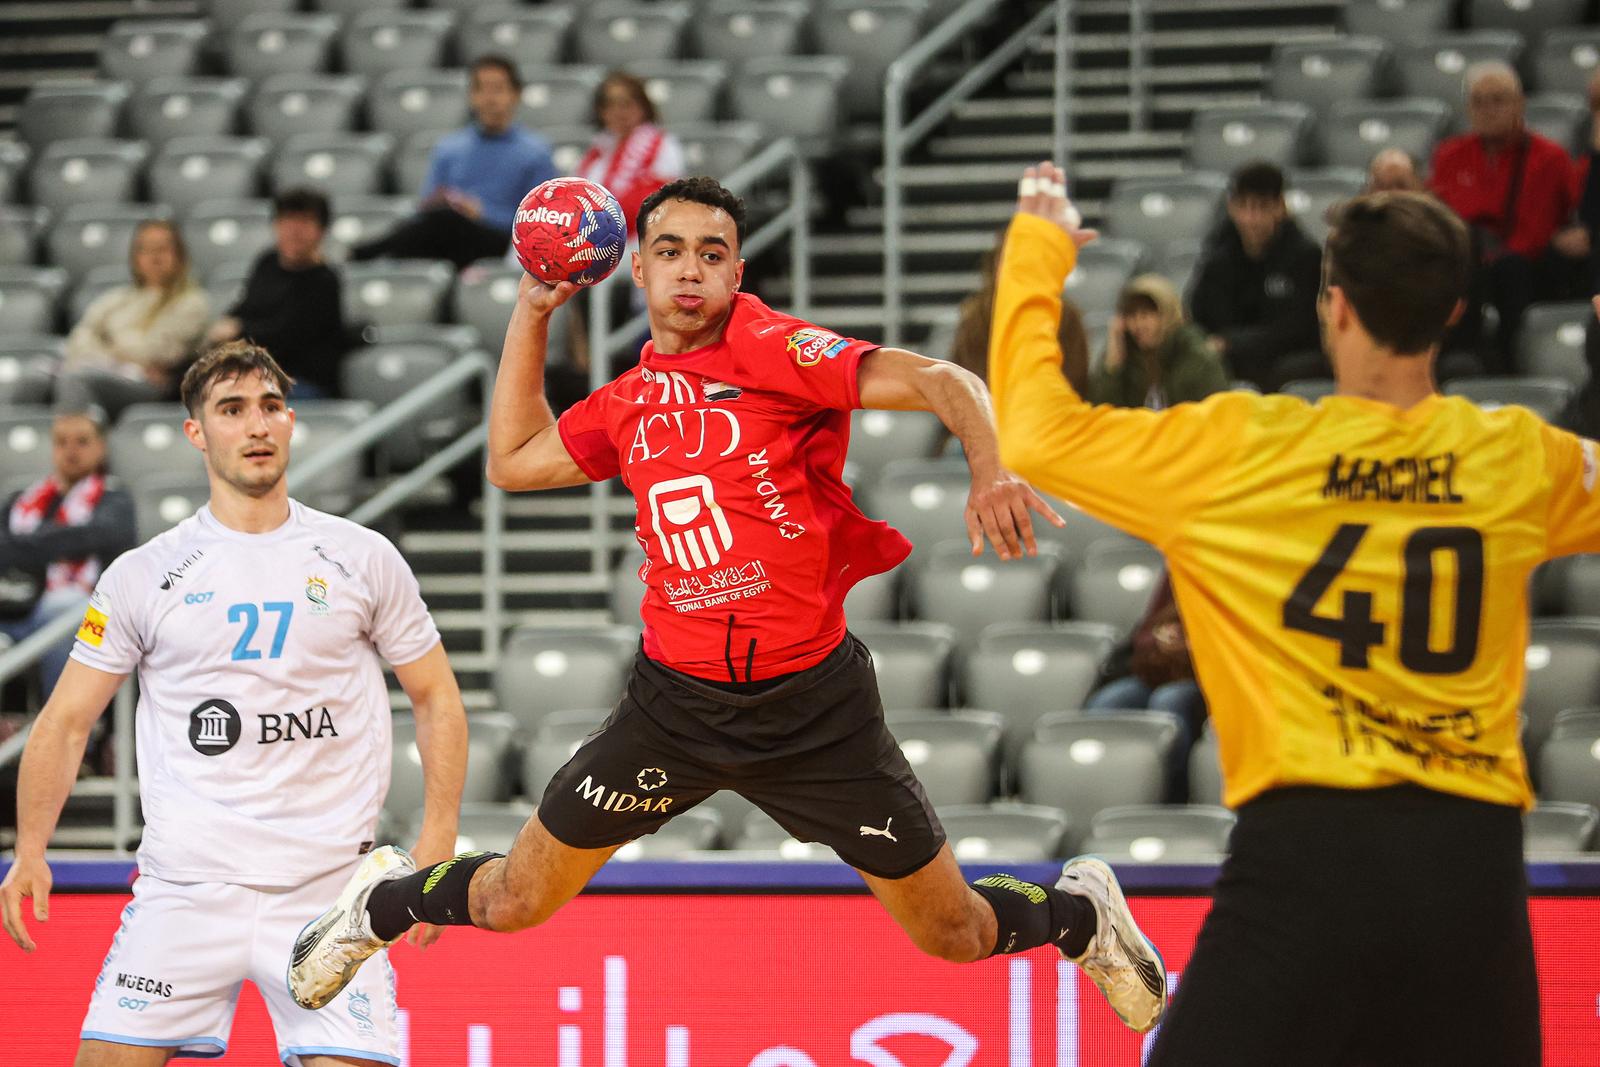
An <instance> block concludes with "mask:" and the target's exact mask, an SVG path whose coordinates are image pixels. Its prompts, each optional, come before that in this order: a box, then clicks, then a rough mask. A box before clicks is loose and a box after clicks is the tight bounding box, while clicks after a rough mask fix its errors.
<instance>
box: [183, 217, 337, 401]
mask: <svg viewBox="0 0 1600 1067" xmlns="http://www.w3.org/2000/svg"><path fill="white" fill-rule="evenodd" d="M329 217H330V210H329V206H328V198H327V197H325V196H323V195H322V193H320V192H318V191H316V190H315V189H286V190H284V191H283V192H281V193H279V194H278V195H277V196H276V197H275V198H274V199H273V202H272V234H273V247H272V248H271V249H268V250H267V251H265V252H263V253H261V255H260V256H259V257H258V258H257V259H256V261H255V265H254V266H253V267H251V269H250V278H249V280H248V281H246V282H245V287H244V294H243V295H242V296H241V297H240V298H239V301H238V303H236V304H234V305H233V307H232V308H230V309H229V310H228V313H227V315H225V316H224V317H222V318H220V319H218V320H217V322H216V323H215V324H214V325H213V326H212V327H211V330H210V331H209V332H208V333H207V334H206V340H207V341H208V342H210V343H212V344H221V343H223V342H225V341H236V340H239V339H241V338H243V339H245V340H249V341H253V342H255V343H256V344H258V345H260V346H261V347H263V348H265V349H266V350H267V351H268V352H271V353H272V355H273V358H275V359H276V360H277V361H278V363H279V365H281V366H282V367H283V369H284V370H286V371H288V372H289V374H290V375H291V376H292V377H293V378H294V379H295V390H294V391H295V396H296V397H297V398H301V399H305V398H316V397H326V396H333V395H335V394H336V393H337V392H338V389H339V361H340V359H341V358H342V357H343V355H344V353H345V351H346V350H347V349H348V348H349V347H350V338H349V337H348V336H347V334H346V331H345V324H344V306H343V303H342V301H341V285H340V280H339V274H338V272H337V271H335V270H334V269H333V268H331V267H329V266H328V265H327V264H326V263H325V262H323V254H322V239H323V236H324V235H325V234H326V233H327V230H328V219H329Z"/></svg>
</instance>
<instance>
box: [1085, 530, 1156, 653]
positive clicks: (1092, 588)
mask: <svg viewBox="0 0 1600 1067" xmlns="http://www.w3.org/2000/svg"><path fill="white" fill-rule="evenodd" d="M1165 565H1166V564H1165V561H1164V560H1163V559H1162V558H1161V553H1160V552H1158V551H1156V550H1155V549H1154V548H1153V547H1151V546H1150V545H1147V544H1143V543H1140V542H1132V543H1128V542H1123V543H1117V542H1102V543H1100V544H1095V545H1091V546H1090V547H1089V551H1088V552H1087V553H1085V555H1084V557H1083V563H1082V564H1081V565H1080V566H1079V567H1078V568H1077V570H1075V571H1074V572H1073V574H1072V578H1071V588H1072V604H1071V609H1072V617H1073V618H1075V619H1087V620H1090V621H1092V622H1101V623H1105V624H1107V625H1108V626H1110V627H1112V628H1113V629H1114V630H1116V632H1117V634H1118V635H1119V636H1126V635H1127V634H1129V633H1132V632H1133V628H1134V626H1136V625H1138V622H1139V620H1140V619H1142V618H1143V617H1144V613H1145V610H1146V609H1147V608H1148V607H1149V605H1150V597H1151V595H1152V594H1153V593H1154V592H1155V590H1156V585H1157V584H1158V583H1159V582H1160V581H1161V573H1162V570H1163V569H1164V567H1165Z"/></svg>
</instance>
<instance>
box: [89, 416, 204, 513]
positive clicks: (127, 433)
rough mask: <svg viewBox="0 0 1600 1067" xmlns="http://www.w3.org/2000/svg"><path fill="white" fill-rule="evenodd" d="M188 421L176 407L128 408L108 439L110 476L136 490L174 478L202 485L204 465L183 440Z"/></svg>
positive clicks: (197, 453) (107, 450) (186, 441)
mask: <svg viewBox="0 0 1600 1067" xmlns="http://www.w3.org/2000/svg"><path fill="white" fill-rule="evenodd" d="M187 417H188V413H187V412H186V411H184V410H183V408H182V406H180V405H178V404H175V403H173V404H131V405H129V406H128V407H127V408H126V409H124V410H123V412H122V415H121V417H119V418H118V419H117V424H116V425H115V426H113V427H111V432H110V433H109V434H108V435H107V440H106V444H107V449H106V452H107V454H108V456H109V458H110V460H111V473H113V474H115V475H116V476H117V477H119V478H121V479H122V480H123V481H125V482H127V483H129V484H130V485H135V486H137V485H139V484H142V483H143V482H146V481H150V480H151V479H159V478H174V477H176V478H181V479H185V480H187V481H189V482H194V481H196V480H198V481H200V482H201V483H203V482H204V480H205V462H204V460H203V459H202V457H201V455H200V453H199V452H198V451H196V450H195V449H194V448H193V446H191V445H190V444H189V442H188V440H187V439H185V438H184V436H183V420H184V419H185V418H187ZM201 502H202V503H203V502H204V497H202V498H201ZM179 518H182V516H179ZM172 521H173V522H177V521H178V520H177V519H174V520H172ZM167 525H169V526H170V525H172V523H168V524H167Z"/></svg>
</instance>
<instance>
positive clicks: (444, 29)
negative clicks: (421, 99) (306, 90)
mask: <svg viewBox="0 0 1600 1067" xmlns="http://www.w3.org/2000/svg"><path fill="white" fill-rule="evenodd" d="M455 24H456V17H455V14H454V13H453V12H449V11H429V10H418V11H411V10H401V11H385V10H381V9H379V10H366V9H363V10H362V11H360V12H358V13H356V14H353V15H351V16H350V18H349V21H348V22H346V23H345V25H344V31H343V32H342V33H341V34H340V35H339V53H340V56H341V57H342V58H343V60H344V69H345V70H347V71H350V72H351V73H352V74H364V75H366V76H367V77H369V78H374V79H375V78H377V77H378V76H379V75H382V74H388V73H390V72H391V71H396V70H425V69H427V68H429V67H437V66H439V65H441V64H442V63H443V62H444V57H445V55H446V52H447V50H448V48H449V46H450V40H451V37H452V36H453V34H454V33H455Z"/></svg>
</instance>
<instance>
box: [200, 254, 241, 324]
mask: <svg viewBox="0 0 1600 1067" xmlns="http://www.w3.org/2000/svg"><path fill="white" fill-rule="evenodd" d="M250 267H251V264H250V261H249V260H245V259H228V260H223V261H222V262H221V263H218V264H217V265H216V266H214V267H212V268H211V269H210V270H208V271H207V272H206V273H205V290H206V296H207V297H209V298H210V300H211V306H212V308H213V309H215V310H217V311H219V312H225V311H227V309H228V308H231V307H232V306H233V305H234V304H237V303H238V302H239V300H240V299H241V298H242V297H243V296H244V284H245V281H246V280H247V279H248V278H249V277H250Z"/></svg>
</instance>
